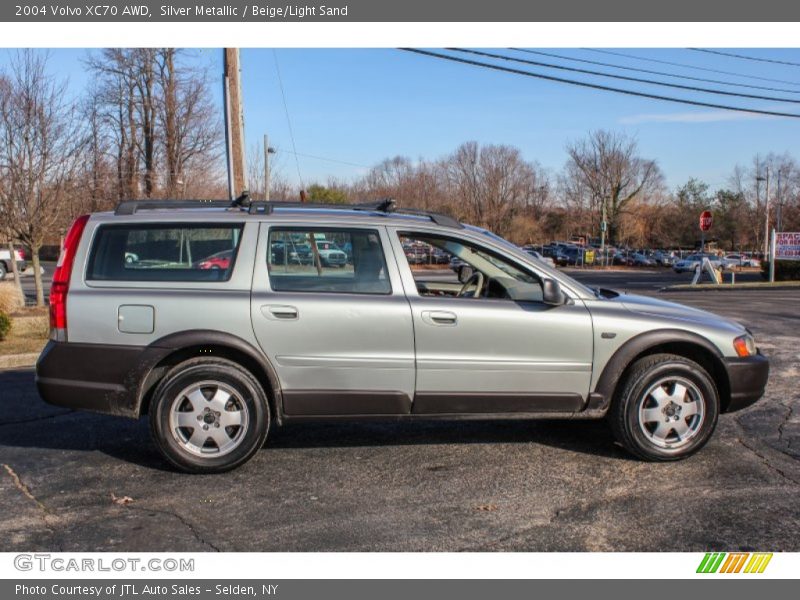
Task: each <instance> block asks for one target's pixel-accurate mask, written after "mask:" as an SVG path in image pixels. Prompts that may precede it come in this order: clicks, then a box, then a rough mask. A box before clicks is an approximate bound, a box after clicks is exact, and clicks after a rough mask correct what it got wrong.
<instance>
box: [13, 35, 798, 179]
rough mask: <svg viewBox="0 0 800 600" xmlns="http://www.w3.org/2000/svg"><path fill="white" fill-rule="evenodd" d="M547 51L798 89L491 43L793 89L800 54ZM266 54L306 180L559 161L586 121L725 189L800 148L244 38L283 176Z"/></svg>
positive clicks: (281, 140) (460, 68)
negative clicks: (381, 169) (514, 153)
mask: <svg viewBox="0 0 800 600" xmlns="http://www.w3.org/2000/svg"><path fill="white" fill-rule="evenodd" d="M489 51H491V50H489ZM547 51H548V52H552V53H556V54H562V55H564V56H570V57H575V58H583V59H588V60H596V61H603V62H608V63H614V64H618V65H625V66H633V67H637V68H643V69H651V70H656V71H664V72H670V73H676V74H680V75H690V76H693V77H707V78H710V79H718V80H724V81H730V82H733V83H746V84H749V85H762V86H766V87H776V88H784V89H789V90H796V91H797V92H798V93H796V94H792V93H787V92H770V91H765V90H755V89H746V88H738V87H731V86H727V87H726V86H721V85H717V84H711V83H701V82H687V81H685V80H677V79H670V78H666V77H656V76H649V75H647V74H643V73H633V72H625V71H619V70H615V69H609V68H603V67H598V66H593V65H588V64H581V63H577V62H570V61H566V60H560V59H554V58H547V57H541V56H534V55H529V54H527V55H526V54H521V53H515V52H512V51H497V52H503V53H504V54H507V55H509V56H516V57H519V58H524V59H531V60H540V61H546V62H552V63H555V64H562V65H568V66H572V67H581V68H587V69H596V70H602V71H607V72H614V73H619V74H625V75H629V76H636V77H643V78H648V77H652V78H654V79H660V80H663V81H675V82H679V83H682V84H689V85H691V84H692V83H694V84H696V85H700V86H706V87H713V88H719V89H727V90H731V91H744V92H748V93H754V94H763V95H767V96H769V95H772V96H783V97H791V98H795V99H798V100H800V67H798V66H792V65H783V64H774V63H767V62H755V61H747V60H742V59H737V58H732V57H726V56H719V55H714V54H709V53H701V52H695V51H691V50H687V49H624V50H619V52H624V53H626V54H630V55H634V56H637V57H642V58H651V59H657V60H662V61H670V62H676V63H685V64H690V65H694V66H697V67H702V68H707V69H716V70H722V71H729V72H735V73H739V74H743V75H749V76H754V77H761V78H768V79H775V80H781V81H784V82H786V83H775V82H768V81H763V80H756V79H747V78H744V77H735V76H733V75H721V74H718V73H710V72H704V71H700V70H693V69H687V68H681V67H676V66H668V65H664V64H657V63H653V62H646V61H643V60H635V59H632V58H626V57H621V56H612V55H608V54H601V53H597V52H592V51H589V50H580V49H551V50H547ZM729 51H730V52H734V53H740V54H745V55H748V56H756V57H762V58H769V59H774V60H782V61H789V62H795V63H800V50H796V49H769V50H767V49H747V50H729ZM50 52H51V60H50V65H51V68H52V69H53V70H54V71H57V72H58V73H59V74H61V75H62V76H66V77H68V78H69V81H70V89H71V91H72V92H73V93H76V94H77V93H80V92H81V91H82V90H83V88H84V86H85V85H86V84H87V82H88V75H87V74H86V73H85V69H84V66H83V65H82V63H81V60H80V59H81V58H82V57H84V56H86V54H87V52H88V51H87V50H78V49H57V50H52V51H50ZM193 54H194V57H195V58H194V59H193V60H196V61H198V62H200V63H202V64H206V65H208V66H209V67H210V68H211V69H212V74H215V73H219V72H221V51H220V50H218V49H213V50H198V51H194V53H193ZM276 57H277V64H278V65H279V67H280V74H281V77H282V81H283V89H284V92H285V96H286V106H287V108H288V113H289V119H290V120H291V126H292V130H293V132H294V139H295V145H296V149H297V152H298V153H299V154H305V155H312V156H315V157H321V158H325V159H328V160H319V159H317V158H310V157H308V156H299V157H298V161H299V170H300V177H302V181H303V183H304V184H305V185H309V184H310V183H312V182H315V181H318V182H323V183H324V182H325V181H326V180H327V179H328V177H330V176H332V177H337V178H341V179H351V178H354V177H357V176H359V175H360V174H362V173H363V172H365V171H366V168H367V167H369V166H370V165H373V164H375V163H377V162H379V161H380V160H382V159H384V158H388V157H392V156H396V155H403V156H408V157H411V158H412V159H413V158H420V157H422V158H428V159H433V158H438V157H440V156H442V155H444V154H447V153H449V152H451V151H452V150H454V149H455V148H456V147H457V146H458V145H459V144H460V143H462V142H465V141H468V140H477V141H478V142H480V143H495V144H510V145H514V146H517V147H519V148H520V149H521V151H522V153H523V155H524V156H525V158H527V159H529V160H534V161H537V162H538V163H540V164H541V165H542V166H543V167H545V168H547V169H550V170H552V171H557V170H559V169H561V167H562V166H563V165H564V162H565V160H566V153H565V150H564V148H565V145H566V144H567V143H568V142H571V141H574V140H577V139H580V138H581V137H583V136H584V135H585V134H586V133H587V132H588V131H591V130H595V129H610V130H615V131H623V132H625V133H628V134H630V135H633V136H635V137H636V138H637V140H638V142H639V146H640V151H641V154H642V156H644V157H647V158H654V159H656V160H657V161H658V163H659V165H660V166H661V168H662V170H663V171H664V173H665V176H666V180H667V184H668V185H669V186H670V187H671V188H674V187H676V186H677V185H680V184H681V183H683V182H685V181H686V180H687V179H688V178H689V177H698V178H700V179H703V180H704V181H706V182H707V183H709V184H710V185H711V187H712V188H718V187H724V186H725V185H726V183H727V180H728V176H729V175H730V173H731V171H732V170H733V167H734V166H735V165H736V164H743V165H744V164H749V163H750V161H751V159H752V158H753V156H754V155H755V154H756V153H761V154H766V153H768V152H777V153H783V152H789V153H791V154H793V155H795V156H796V157H797V158H800V119H790V118H777V117H761V116H757V115H749V114H745V113H735V112H730V111H720V110H717V109H712V108H696V107H691V106H685V105H680V104H673V103H669V102H663V101H656V100H649V99H644V98H634V97H629V96H623V95H620V94H614V93H610V92H603V91H597V90H590V89H585V88H579V87H575V86H570V85H565V84H560V83H554V82H548V81H543V80H538V79H532V78H528V77H520V76H517V75H512V74H507V73H499V72H494V71H488V70H485V69H478V68H475V67H471V66H467V65H461V64H456V63H450V62H445V61H442V60H438V59H434V58H429V57H425V56H419V55H415V54H409V53H405V52H401V51H398V50H393V49H277V50H274V51H273V50H271V49H244V50H242V53H241V61H242V70H243V90H244V107H245V126H246V138H247V145H248V150H249V149H250V147H251V146H252V145H253V144H254V143H255V142H259V141H260V140H261V139H262V137H263V134H264V133H269V136H270V145H272V146H274V147H276V148H277V150H278V153H277V155H276V156H275V158H274V163H273V164H274V166H275V168H276V169H277V170H278V171H279V172H280V173H281V175H282V176H283V177H284V178H286V179H288V180H289V181H291V182H296V181H297V180H298V173H297V170H298V169H297V164H296V163H295V157H294V155H293V154H292V153H291V151H292V141H291V136H290V130H289V125H288V122H287V116H286V111H285V109H284V102H283V97H282V94H281V87H280V85H279V82H278V77H277V70H276ZM8 58H9V54H8V53H7V52H6V53H3V55H2V56H1V57H0V66H2V65H3V63H5V62H7V61H8ZM471 58H476V59H477V60H485V59H481V58H478V57H471ZM489 62H495V63H497V64H503V65H506V66H510V67H514V68H519V69H529V70H537V71H540V72H546V73H548V74H553V75H556V76H561V77H566V78H574V79H581V80H583V81H591V82H597V83H603V84H605V85H611V86H616V87H623V88H632V89H641V90H646V91H648V92H652V93H656V94H663V95H672V96H678V97H683V98H691V99H697V100H704V101H708V102H712V103H719V104H730V105H743V106H750V107H756V108H762V109H767V110H781V111H783V112H796V113H800V104H777V103H774V102H771V101H762V100H748V99H743V98H733V97H726V96H717V95H711V94H699V93H695V92H686V91H681V90H671V89H668V88H661V87H654V86H647V87H646V86H643V85H641V84H635V83H631V82H623V81H614V80H608V79H605V78H602V79H601V78H599V77H592V76H585V75H576V74H570V73H563V72H558V71H552V70H548V69H543V68H536V67H532V66H526V65H521V64H514V63H507V62H501V61H491V60H490V61H489ZM212 83H214V84H216V81H215V80H212ZM214 93H215V94H216V95H217V100H219V96H220V86H217V85H214ZM333 161H341V162H333ZM343 163H350V164H343Z"/></svg>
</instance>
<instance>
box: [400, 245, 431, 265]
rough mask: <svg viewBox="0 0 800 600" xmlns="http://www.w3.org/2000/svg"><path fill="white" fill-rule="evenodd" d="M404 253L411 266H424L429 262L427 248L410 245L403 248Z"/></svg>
mask: <svg viewBox="0 0 800 600" xmlns="http://www.w3.org/2000/svg"><path fill="white" fill-rule="evenodd" d="M403 250H405V253H406V259H407V260H408V262H409V263H410V264H412V265H424V264H426V263H428V261H429V260H430V255H429V250H428V248H424V247H422V246H418V245H410V246H407V247H405V248H403Z"/></svg>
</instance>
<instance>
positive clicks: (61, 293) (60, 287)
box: [50, 215, 89, 342]
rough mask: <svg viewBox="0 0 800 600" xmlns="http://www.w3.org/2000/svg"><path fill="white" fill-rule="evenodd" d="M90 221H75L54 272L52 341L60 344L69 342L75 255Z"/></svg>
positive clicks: (81, 219) (87, 217) (78, 219)
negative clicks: (69, 303) (69, 315)
mask: <svg viewBox="0 0 800 600" xmlns="http://www.w3.org/2000/svg"><path fill="white" fill-rule="evenodd" d="M88 220H89V215H82V216H80V217H78V218H77V219H75V222H74V223H73V224H72V226H71V227H70V228H69V232H67V237H66V238H64V247H63V248H62V249H61V255H60V256H59V257H58V264H56V270H55V271H54V272H53V283H52V285H51V286H50V339H51V340H55V341H58V342H66V341H67V292H68V291H69V280H70V277H72V265H73V264H74V262H75V253H76V252H77V250H78V244H79V243H80V241H81V236H82V235H83V230H84V229H85V228H86V222H87V221H88Z"/></svg>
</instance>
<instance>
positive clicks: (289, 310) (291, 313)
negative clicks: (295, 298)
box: [261, 304, 300, 321]
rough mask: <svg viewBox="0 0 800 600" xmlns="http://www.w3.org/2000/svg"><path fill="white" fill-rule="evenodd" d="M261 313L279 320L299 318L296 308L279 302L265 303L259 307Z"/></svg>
mask: <svg viewBox="0 0 800 600" xmlns="http://www.w3.org/2000/svg"><path fill="white" fill-rule="evenodd" d="M261 314H262V315H264V316H265V317H266V318H268V319H272V320H281V321H291V320H293V319H299V318H300V313H299V312H298V310H297V308H295V307H294V306H286V305H280V304H265V305H264V306H262V307H261Z"/></svg>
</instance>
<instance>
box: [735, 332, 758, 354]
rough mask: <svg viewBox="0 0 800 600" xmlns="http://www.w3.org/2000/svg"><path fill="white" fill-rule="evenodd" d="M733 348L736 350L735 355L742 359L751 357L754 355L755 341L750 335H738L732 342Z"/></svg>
mask: <svg viewBox="0 0 800 600" xmlns="http://www.w3.org/2000/svg"><path fill="white" fill-rule="evenodd" d="M733 347H734V349H735V350H736V354H738V355H739V356H740V357H742V358H744V357H746V356H753V355H754V354H755V353H756V341H755V339H753V336H752V335H750V334H745V335H740V336H739V337H737V338H736V339H735V340H733Z"/></svg>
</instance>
